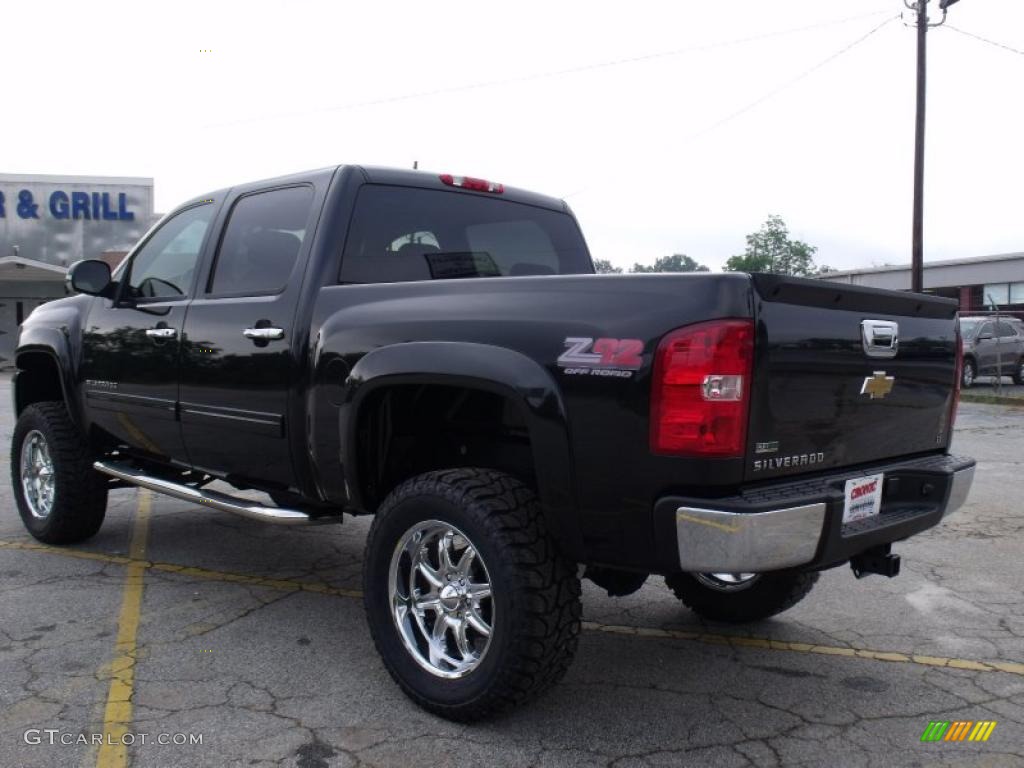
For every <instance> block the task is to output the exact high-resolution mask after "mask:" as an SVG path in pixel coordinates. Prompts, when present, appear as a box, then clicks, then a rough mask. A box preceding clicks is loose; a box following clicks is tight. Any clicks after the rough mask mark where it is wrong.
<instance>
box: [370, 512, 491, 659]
mask: <svg viewBox="0 0 1024 768" xmlns="http://www.w3.org/2000/svg"><path fill="white" fill-rule="evenodd" d="M388 592H389V598H390V606H391V618H392V619H393V620H394V622H395V627H396V628H397V629H398V634H399V636H400V637H401V638H402V643H403V644H404V645H405V648H406V650H407V651H409V653H410V654H412V657H413V659H415V660H416V663H417V664H419V665H420V666H421V667H422V668H423V669H425V670H427V671H428V672H430V673H431V674H434V675H437V676H438V677H444V678H458V677H463V676H465V675H467V674H469V673H470V672H472V671H473V670H474V669H476V667H477V666H479V664H480V662H481V661H482V660H483V658H484V656H485V655H486V653H487V649H488V647H489V646H490V642H491V632H492V626H493V625H494V603H493V601H492V599H491V580H490V576H488V574H487V566H486V565H485V564H484V561H483V559H482V558H481V557H480V554H479V552H478V551H477V548H476V547H475V546H474V545H473V543H472V542H471V541H470V540H469V538H468V537H467V536H466V535H465V534H464V533H463V532H462V531H460V530H459V529H458V528H456V527H455V526H453V525H450V524H449V523H444V522H441V521H440V520H425V521H423V522H421V523H417V524H416V525H414V526H413V527H412V528H410V529H409V530H408V531H406V532H405V534H404V535H403V536H402V538H401V539H400V540H399V542H398V545H397V546H396V547H395V552H394V554H393V555H392V557H391V567H390V571H389V575H388Z"/></svg>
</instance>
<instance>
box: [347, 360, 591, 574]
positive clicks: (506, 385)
mask: <svg viewBox="0 0 1024 768" xmlns="http://www.w3.org/2000/svg"><path fill="white" fill-rule="evenodd" d="M398 384H450V385H454V386H466V387H471V388H475V389H480V390H484V391H488V392H493V393H495V394H498V395H501V396H503V397H506V398H508V399H509V400H510V401H511V402H513V403H514V404H515V405H516V406H518V407H519V409H520V412H521V413H522V416H523V420H524V422H525V423H526V426H527V431H528V432H529V435H530V443H531V446H532V448H533V462H534V472H535V476H536V479H537V492H538V495H539V497H540V501H541V506H542V507H543V509H544V512H545V517H546V519H547V522H548V527H549V530H550V531H551V532H552V534H553V535H554V536H555V538H556V540H557V541H558V542H559V545H560V546H561V547H562V550H563V552H564V553H565V554H566V555H568V556H569V557H574V558H576V559H579V558H580V557H582V553H583V546H582V544H583V541H582V534H581V530H580V525H579V515H578V510H577V507H576V497H575V492H574V490H573V488H574V484H573V482H574V481H573V474H574V473H573V465H572V454H571V450H570V441H569V426H568V418H567V415H566V410H565V404H564V402H563V400H562V396H561V393H560V392H559V389H558V385H557V383H556V382H555V380H554V378H553V377H552V376H551V374H549V373H548V372H547V371H546V370H545V369H544V368H543V367H542V366H541V365H539V364H538V363H537V362H535V361H534V360H532V359H530V358H529V357H527V356H526V355H524V354H522V353H521V352H516V351H515V350H512V349H508V348H506V347H497V346H492V345H489V344H477V343H472V342H453V341H414V342H403V343H398V344H392V345H389V346H385V347H378V348H377V349H375V350H373V351H372V352H369V353H368V354H366V355H365V356H364V357H363V358H362V359H361V360H360V361H359V362H358V363H357V364H356V365H355V366H354V367H353V369H352V371H351V373H350V374H349V376H348V378H347V379H346V381H345V392H344V399H343V402H342V406H341V412H340V428H341V458H342V466H343V467H344V472H345V479H346V483H347V485H348V489H349V493H350V495H351V500H352V502H353V503H354V504H355V506H357V507H361V506H362V499H361V498H360V493H359V487H360V486H359V482H358V481H359V478H358V477H357V473H358V463H357V461H356V455H357V451H358V436H357V428H358V423H359V413H360V408H361V406H362V405H363V403H364V401H365V400H366V398H367V396H369V395H370V394H372V393H373V392H376V391H378V390H380V389H382V388H385V387H388V386H394V385H398Z"/></svg>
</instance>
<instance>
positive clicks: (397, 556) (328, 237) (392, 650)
mask: <svg viewBox="0 0 1024 768" xmlns="http://www.w3.org/2000/svg"><path fill="white" fill-rule="evenodd" d="M592 273H593V265H592V262H591V259H590V255H589V253H588V251H587V247H586V244H585V243H584V240H583V236H582V235H581V233H580V230H579V227H578V225H577V223H576V220H575V219H574V217H573V216H572V214H571V213H570V211H569V209H568V208H567V206H566V205H565V203H564V202H562V201H560V200H555V199H551V198H548V197H544V196H540V195H536V194H532V193H528V192H524V191H521V190H515V189H510V188H507V187H504V186H503V185H501V184H497V183H494V182H489V181H485V180H482V179H475V178H470V177H460V176H452V175H448V174H443V175H440V176H437V175H429V174H426V173H419V172H412V171H400V170H384V169H376V168H363V167H358V166H342V167H338V168H330V169H326V170H319V171H314V172H311V173H303V174H298V175H294V176H289V177H285V178H279V179H273V180H270V181H263V182H258V183H255V184H247V185H244V186H240V187H233V188H231V189H224V190H219V191H216V192H212V193H210V194H205V195H202V196H201V197H199V198H196V199H195V200H192V201H190V202H188V203H186V204H185V205H183V206H181V207H180V208H178V209H177V210H175V211H174V212H173V213H170V214H168V215H167V216H166V217H164V218H163V220H162V221H160V223H159V224H157V225H156V226H155V227H154V228H153V229H152V230H151V231H150V232H149V233H148V234H147V235H146V236H145V237H144V238H143V239H142V240H141V241H140V242H139V244H138V245H137V246H136V247H135V249H134V250H133V251H132V252H131V253H130V254H129V256H128V257H127V258H126V259H125V261H124V262H123V263H122V264H121V265H120V266H119V267H118V268H117V269H116V270H115V271H114V272H113V274H112V273H111V271H110V269H109V268H108V266H107V265H106V264H105V263H103V262H101V261H91V260H89V261H81V262H78V263H77V264H75V265H73V266H72V267H71V269H70V270H69V274H68V280H69V283H70V285H71V287H72V288H73V289H74V290H75V291H77V292H78V293H79V295H74V296H70V297H68V298H65V299H61V300H59V301H54V302H51V303H49V304H46V305H44V306H42V307H40V308H38V309H37V310H36V311H35V312H33V314H32V315H31V317H30V318H29V319H28V320H27V321H26V322H25V324H24V326H23V328H22V330H21V335H20V339H19V342H18V346H17V358H16V359H17V368H18V372H17V375H16V378H15V380H14V386H13V391H14V407H15V411H16V413H17V417H18V421H17V426H16V430H15V433H14V440H13V446H12V450H11V468H12V480H13V485H14V490H15V496H16V499H17V504H18V508H19V511H20V513H21V517H22V519H23V520H24V523H25V525H26V526H27V527H28V530H29V531H30V532H31V533H32V535H33V536H35V537H36V538H37V539H39V540H41V541H44V542H48V543H51V544H68V543H73V542H77V541H81V540H83V539H86V538H87V537H89V536H91V535H93V534H94V533H95V532H96V531H97V530H98V529H99V527H100V525H101V523H102V522H103V517H104V510H105V506H106V503H107V492H108V490H109V489H111V488H116V487H121V486H125V485H134V486H141V487H144V488H149V489H151V490H153V491H157V492H160V493H164V494H168V495H171V496H174V497H177V498H180V499H184V500H187V501H193V502H196V503H202V504H204V505H205V506H208V507H212V508H214V509H217V510H224V511H229V512H234V513H238V514H242V515H246V516H249V517H252V518H256V519H259V520H264V521H268V522H273V523H283V524H287V525H292V524H295V525H297V524H317V523H330V522H341V520H342V516H343V514H344V513H348V514H352V515H366V514H372V515H375V518H374V520H373V524H372V527H371V529H370V534H369V538H368V542H367V546H366V557H365V568H364V580H365V603H366V611H367V616H368V622H369V626H370V629H371V632H372V634H373V638H374V640H375V642H376V645H377V648H378V649H379V651H380V653H381V655H382V657H383V659H384V662H385V664H386V666H387V668H388V670H389V671H390V672H391V674H392V676H393V677H394V678H395V680H396V681H397V682H398V683H399V685H400V686H401V687H402V688H403V689H404V690H405V692H406V693H407V694H409V695H410V696H411V697H412V698H413V699H414V700H416V701H417V702H418V703H420V704H421V705H422V706H424V707H426V708H428V709H429V710H431V711H433V712H436V713H438V714H440V715H443V716H445V717H449V718H452V719H457V720H471V719H475V718H479V717H482V716H485V715H487V714H488V713H490V712H493V711H495V710H497V709H499V708H502V707H505V706H507V705H511V704H515V703H518V702H521V701H524V700H526V699H528V698H530V697H531V696H533V695H535V694H537V693H538V692H540V691H541V690H543V689H545V688H546V687H548V686H550V685H551V684H552V683H553V682H555V681H556V680H558V679H559V678H560V677H561V676H562V675H563V673H564V672H565V671H566V669H567V667H568V666H569V663H570V661H571V660H572V657H573V654H574V653H575V650H576V646H577V637H578V634H579V629H580V613H581V607H580V578H581V576H585V577H588V578H590V579H592V580H593V581H594V582H596V583H597V584H598V585H600V586H601V587H603V588H604V589H606V590H607V591H608V592H609V593H610V594H627V593H629V592H632V591H635V590H636V589H639V588H640V586H641V585H642V584H643V583H644V581H645V579H647V577H648V576H649V575H650V574H661V575H663V576H664V577H665V579H666V581H667V583H668V586H669V587H670V588H671V589H672V590H673V591H674V593H675V595H676V596H677V597H678V598H679V599H680V600H681V601H682V602H683V603H685V604H686V605H687V606H689V607H690V608H691V609H692V610H694V611H696V612H697V613H699V614H701V615H702V616H704V617H707V618H709V619H712V620H720V621H754V620H758V619H762V618H764V617H767V616H770V615H773V614H776V613H778V612H780V611H783V610H785V609H786V608H788V607H790V606H791V605H793V604H794V603H795V602H797V601H798V600H800V599H801V598H802V597H804V595H806V594H807V592H808V591H809V590H810V588H811V587H812V585H813V584H814V582H815V580H816V579H817V574H818V572H819V571H821V570H823V569H826V568H831V567H833V566H837V565H841V564H844V563H850V564H851V565H852V566H853V570H854V573H855V574H857V575H858V576H860V575H864V574H868V573H882V574H886V575H889V576H893V575H895V574H896V573H897V572H898V570H899V557H898V556H897V555H896V554H894V553H892V552H891V551H890V545H891V543H892V542H895V541H898V540H901V539H905V538H907V537H909V536H912V535H914V534H916V533H919V532H920V531H923V530H925V529H927V528H930V527H931V526H934V525H936V524H937V523H938V522H939V521H940V520H941V519H942V517H943V516H944V515H946V514H949V513H950V512H952V511H953V510H955V509H956V508H958V507H959V506H960V505H961V504H962V503H963V502H964V500H965V498H966V495H967V492H968V489H969V488H970V485H971V481H972V479H973V473H974V462H973V461H972V460H970V459H963V458H957V457H955V456H952V455H950V454H949V452H948V448H949V444H950V438H951V434H952V429H953V420H954V417H955V414H956V407H957V398H958V382H959V380H960V378H959V372H958V365H959V362H960V339H959V336H958V328H957V317H956V305H955V303H953V302H950V301H948V300H945V299H941V298H935V297H930V296H926V295H916V294H901V293H893V292H886V291H877V290H868V289H863V288H857V287H849V286H840V285H836V284H832V283H828V282H821V281H814V280H800V279H792V278H785V277H780V276H775V275H746V274H694V275H667V274H666V275H600V276H598V275H594V274H592ZM215 480H219V481H224V482H226V483H227V484H229V485H230V486H231V487H233V488H237V489H240V490H241V491H243V492H244V491H248V492H249V493H244V495H239V494H236V493H235V492H234V491H232V492H231V493H225V492H222V491H217V490H214V489H211V488H209V487H208V485H209V484H210V483H211V482H212V481H215ZM219 487H221V488H224V487H225V486H224V485H221V486H219ZM252 491H257V492H260V493H263V494H266V496H260V495H258V494H254V493H252ZM254 499H263V502H262V503H261V502H260V501H258V500H254Z"/></svg>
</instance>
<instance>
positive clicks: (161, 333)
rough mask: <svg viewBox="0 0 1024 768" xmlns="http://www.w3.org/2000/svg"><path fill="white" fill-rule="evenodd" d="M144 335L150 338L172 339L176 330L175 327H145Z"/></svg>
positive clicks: (176, 333) (176, 332)
mask: <svg viewBox="0 0 1024 768" xmlns="http://www.w3.org/2000/svg"><path fill="white" fill-rule="evenodd" d="M146 335H147V336H149V338H151V339H173V338H174V337H175V336H177V335H178V331H177V329H175V328H147V329H146Z"/></svg>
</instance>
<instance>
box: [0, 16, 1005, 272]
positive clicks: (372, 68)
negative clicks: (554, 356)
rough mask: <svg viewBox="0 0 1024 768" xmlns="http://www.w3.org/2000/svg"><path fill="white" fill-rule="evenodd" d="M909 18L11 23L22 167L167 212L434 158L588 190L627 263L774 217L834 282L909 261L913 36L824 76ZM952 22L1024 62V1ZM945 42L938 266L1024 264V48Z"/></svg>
mask: <svg viewBox="0 0 1024 768" xmlns="http://www.w3.org/2000/svg"><path fill="white" fill-rule="evenodd" d="M931 5H932V7H933V14H935V15H936V17H937V16H938V14H939V11H938V8H937V5H938V0H933V2H932V3H931ZM901 10H903V2H902V0H859V2H856V3H854V2H839V0H776V1H775V2H763V0H732V1H731V2H710V1H709V0H704V2H696V0H674V1H672V2H640V1H638V0H632V2H629V3H623V2H615V3H604V2H594V0H590V2H551V1H550V0H547V1H546V2H532V1H528V0H520V1H519V2H516V3H500V4H499V3H488V2H480V0H475V1H474V2H443V1H441V0H435V2H429V3H424V2H422V1H421V2H408V3H406V2H361V3H345V2H340V1H338V0H327V1H324V2H314V1H313V0H290V1H289V2H283V1H280V0H278V1H276V2H268V1H256V0H244V1H243V0H239V1H237V2H228V1H227V0H205V1H204V2H191V1H190V0H175V2H173V3H172V2H167V1H164V2H146V3H140V2H138V1H137V0H136V1H135V2H120V1H118V0H107V2H104V3H102V4H95V3H83V2H53V0H51V2H48V3H46V4H43V5H41V4H38V3H25V2H18V3H6V4H5V5H4V10H3V27H4V29H5V31H6V33H7V34H4V35H3V38H4V41H3V57H2V61H3V68H4V75H3V77H4V83H5V92H6V93H7V94H8V95H7V97H6V98H5V99H4V109H3V119H2V120H0V148H2V149H0V153H2V154H0V172H11V173H48V174H95V175H125V176H152V177H154V178H155V180H156V205H157V209H158V210H160V211H166V210H169V209H170V208H172V207H173V206H175V205H177V204H178V203H179V202H181V201H182V200H184V199H187V198H189V197H192V196H194V195H197V194H200V193H202V192H205V191H208V190H211V189H215V188H218V187H223V186H230V185H231V184H233V183H237V182H242V181H250V180H254V179H258V178H261V177H265V176H271V175H277V174H283V173H288V172H292V171H298V170H303V169H307V168H312V167H320V166H326V165H334V164H338V163H345V162H353V163H367V164H381V165H393V166H402V167H411V165H412V163H413V161H414V160H418V161H419V164H420V168H422V169H429V170H432V171H438V172H454V173H463V174H468V175H476V176H483V177H486V178H490V179H494V180H497V181H501V182H504V183H506V184H511V185H515V186H522V187H527V188H530V189H534V190H537V191H540V192H545V193H548V194H552V195H557V196H564V197H567V199H568V200H569V203H570V204H571V205H572V207H573V209H574V210H575V211H576V214H577V216H578V217H579V219H580V222H581V224H582V226H583V230H584V233H585V234H586V236H587V239H588V241H589V243H590V246H591V250H592V252H593V254H594V256H595V258H605V259H610V260H611V261H613V262H615V263H617V264H620V265H629V264H631V263H632V262H634V261H645V262H649V261H653V259H655V258H656V257H658V256H661V255H665V254H669V253H675V252H680V253H687V254H689V255H691V256H693V257H694V258H696V259H697V260H698V261H702V262H704V263H706V264H708V265H709V266H711V267H712V268H719V267H721V265H722V263H723V262H724V261H725V259H726V258H728V257H729V256H730V255H732V254H734V253H738V252H741V251H742V250H743V246H744V235H745V234H747V233H748V232H750V231H753V230H755V229H757V227H758V226H759V225H760V223H761V222H762V221H763V220H764V219H765V218H766V217H767V216H768V214H772V213H777V214H780V215H781V216H783V218H784V219H785V220H786V222H787V223H788V224H789V226H790V229H791V230H792V232H793V233H794V235H796V236H798V237H800V238H802V239H804V240H806V241H808V242H809V243H811V244H813V245H816V246H818V248H819V252H818V256H817V260H818V261H819V262H820V263H827V264H829V265H831V266H833V267H837V268H844V267H855V266H863V265H870V264H882V263H900V262H907V261H909V253H910V233H911V232H910V222H911V181H912V178H911V173H912V166H913V116H914V32H913V30H912V29H910V28H907V27H905V26H904V25H903V23H901V21H900V20H899V19H895V20H893V21H891V22H889V23H888V24H885V25H884V26H883V27H882V28H881V29H879V30H878V31H877V32H875V33H874V34H872V35H871V36H869V37H868V38H867V39H866V40H863V41H862V42H860V43H858V44H857V45H855V46H854V47H853V48H851V49H850V50H848V51H847V52H845V53H843V54H842V55H840V56H839V57H838V58H835V59H834V60H832V61H830V62H828V63H826V64H824V65H823V66H821V67H820V68H817V69H813V68H815V67H817V65H819V64H821V63H822V62H823V61H825V60H826V59H828V58H829V57H831V56H833V55H834V54H836V53H837V52H839V51H840V50H842V49H844V48H845V47H847V46H848V45H850V44H851V43H854V42H855V41H857V40H859V39H860V38H863V37H864V36H865V35H866V34H867V33H868V32H869V31H870V30H872V29H873V28H875V27H877V26H878V25H879V24H882V23H883V22H885V21H886V19H888V18H890V17H895V16H896V15H897V14H898V13H899V12H900V11H901ZM908 20H909V14H908ZM949 23H950V24H952V25H955V26H956V27H958V28H960V29H962V30H965V31H969V32H971V33H974V34H977V35H981V36H983V37H987V38H990V39H993V40H996V41H999V42H1002V43H1005V44H1008V45H1010V46H1013V47H1015V48H1017V49H1024V2H1022V1H1021V0H963V1H962V2H960V3H958V4H956V5H954V6H953V7H952V8H951V9H950V14H949ZM798 29H801V31H794V30H798ZM753 37H757V38H758V39H756V40H751V39H750V38H753ZM929 38H930V40H929V53H930V64H931V68H930V73H929V74H930V79H929V86H930V87H929V132H928V165H927V178H926V184H927V195H926V203H927V209H926V225H925V249H926V250H925V257H926V259H939V258H956V257H966V256H976V255H982V254H991V253H1002V252H1008V251H1019V250H1024V225H1022V219H1024V217H1022V202H1024V151H1022V147H1021V144H1022V141H1021V139H1022V136H1024V131H1022V129H1024V99H1022V94H1024V55H1016V54H1014V53H1010V52H1008V51H1005V50H1001V49H999V48H996V47H994V46H992V45H988V44H985V43H982V42H979V41H977V40H974V39H971V38H968V37H966V36H964V35H961V34H958V33H956V32H955V31H953V30H950V29H938V30H935V31H933V32H932V33H931V34H930V36H929ZM204 50H209V51H210V52H203V51H204ZM659 54H664V55H659ZM629 59H638V60H635V61H632V62H626V63H618V64H610V62H616V61H622V60H629ZM591 65H607V66H591ZM812 69H813V71H810V73H809V74H806V73H808V71H809V70H812ZM567 70H569V71H568V72H567ZM805 74H806V76H804V77H802V75H805ZM481 84H483V85H481ZM464 86H479V87H464ZM748 107H749V109H748Z"/></svg>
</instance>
